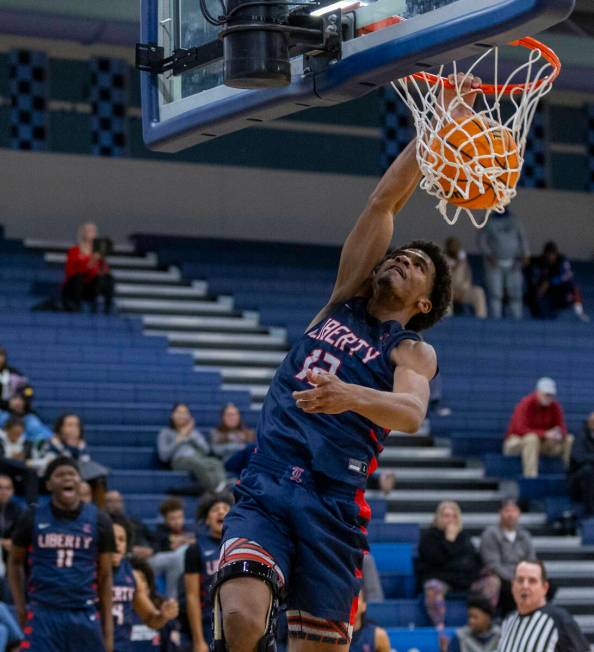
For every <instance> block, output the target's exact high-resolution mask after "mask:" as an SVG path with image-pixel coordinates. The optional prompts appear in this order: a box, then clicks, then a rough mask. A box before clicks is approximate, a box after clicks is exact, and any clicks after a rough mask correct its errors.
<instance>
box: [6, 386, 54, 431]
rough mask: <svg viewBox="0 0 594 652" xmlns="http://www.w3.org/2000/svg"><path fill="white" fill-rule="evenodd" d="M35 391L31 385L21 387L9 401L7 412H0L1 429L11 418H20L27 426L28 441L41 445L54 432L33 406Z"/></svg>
mask: <svg viewBox="0 0 594 652" xmlns="http://www.w3.org/2000/svg"><path fill="white" fill-rule="evenodd" d="M32 399H33V389H32V387H31V386H30V385H20V386H18V387H17V388H16V390H15V391H14V393H13V395H12V396H11V397H10V398H9V399H8V404H7V406H6V409H5V410H0V428H1V427H2V426H3V425H4V424H5V423H6V422H7V421H8V419H10V418H11V417H18V418H21V419H22V420H23V423H24V424H25V437H26V439H27V441H29V442H34V443H35V444H41V443H42V442H44V441H45V440H47V439H49V438H50V437H51V436H52V431H51V430H50V429H49V428H48V427H47V426H46V425H45V423H43V421H42V420H41V419H40V417H39V415H38V414H37V413H36V412H35V410H34V409H33V406H32V404H31V403H32Z"/></svg>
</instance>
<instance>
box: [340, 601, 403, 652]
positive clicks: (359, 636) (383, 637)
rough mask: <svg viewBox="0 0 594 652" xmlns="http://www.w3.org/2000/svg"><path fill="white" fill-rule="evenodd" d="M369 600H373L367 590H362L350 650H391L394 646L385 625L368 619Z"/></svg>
mask: <svg viewBox="0 0 594 652" xmlns="http://www.w3.org/2000/svg"><path fill="white" fill-rule="evenodd" d="M368 600H369V602H372V600H371V599H370V598H368V596H367V595H366V593H365V590H362V591H360V592H359V602H358V604H357V613H356V615H355V623H354V624H353V638H352V640H351V647H350V648H349V652H390V649H391V647H392V646H391V645H390V639H389V637H388V632H386V630H385V629H384V628H383V627H378V626H377V625H374V624H373V623H371V622H369V621H368V620H367V617H366V615H367V601H368Z"/></svg>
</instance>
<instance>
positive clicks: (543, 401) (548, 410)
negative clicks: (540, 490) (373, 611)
mask: <svg viewBox="0 0 594 652" xmlns="http://www.w3.org/2000/svg"><path fill="white" fill-rule="evenodd" d="M556 395H557V384H556V383H555V381H554V380H553V379H552V378H541V379H540V380H539V381H538V383H536V389H535V391H534V392H532V393H531V394H528V396H524V398H523V399H522V400H521V401H520V402H519V403H518V404H517V405H516V407H515V409H514V412H513V414H512V417H511V420H510V422H509V426H508V428H507V432H506V434H505V440H504V442H503V454H504V455H521V456H522V472H523V474H524V477H526V478H536V477H538V461H539V457H540V456H541V455H545V456H546V457H561V458H562V459H563V463H564V464H565V466H566V467H568V466H569V457H570V454H571V445H572V443H573V435H570V434H569V433H568V432H567V426H566V425H565V417H564V416H563V408H562V407H561V404H560V403H559V401H557V400H556V398H555V397H556Z"/></svg>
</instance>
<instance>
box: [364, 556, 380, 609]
mask: <svg viewBox="0 0 594 652" xmlns="http://www.w3.org/2000/svg"><path fill="white" fill-rule="evenodd" d="M362 590H363V592H364V593H365V595H366V596H367V600H368V601H369V602H383V601H384V589H383V587H382V581H381V579H380V576H379V573H378V571H377V566H376V563H375V559H374V558H373V555H372V554H371V553H370V552H368V553H367V554H366V555H365V556H364V557H363V589H362Z"/></svg>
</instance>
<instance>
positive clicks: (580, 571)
mask: <svg viewBox="0 0 594 652" xmlns="http://www.w3.org/2000/svg"><path fill="white" fill-rule="evenodd" d="M525 516H527V515H525ZM547 572H548V574H549V576H550V577H551V578H552V579H553V578H557V577H564V578H574V577H592V576H593V575H594V561H547Z"/></svg>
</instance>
